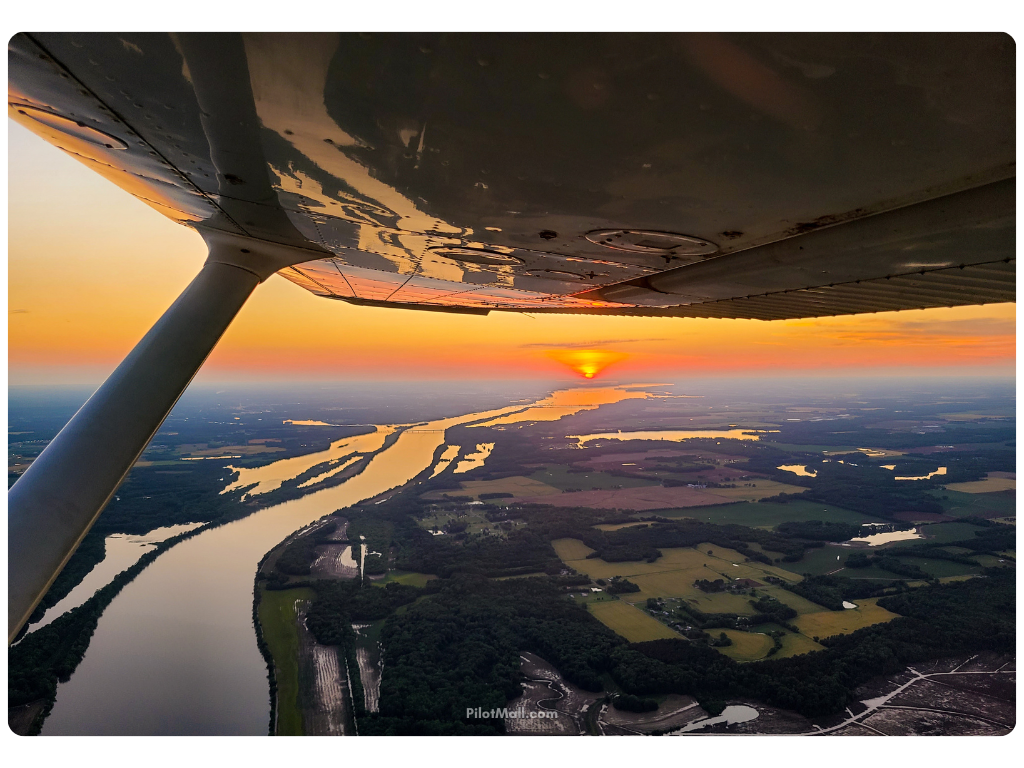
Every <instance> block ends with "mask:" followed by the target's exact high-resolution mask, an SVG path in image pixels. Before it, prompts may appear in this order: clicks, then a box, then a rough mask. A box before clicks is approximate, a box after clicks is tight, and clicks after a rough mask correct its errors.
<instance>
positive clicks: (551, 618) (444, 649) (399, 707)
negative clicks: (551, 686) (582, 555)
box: [360, 577, 624, 734]
mask: <svg viewBox="0 0 1024 768" xmlns="http://www.w3.org/2000/svg"><path fill="white" fill-rule="evenodd" d="M381 641H382V643H383V645H384V649H385V650H384V652H385V660H384V669H385V674H384V676H383V679H382V682H381V697H380V714H379V715H377V716H366V717H363V718H362V719H361V720H360V733H390V734H407V733H432V734H460V733H501V732H503V728H504V726H503V723H502V722H501V720H500V719H499V720H490V719H487V720H472V719H467V718H466V709H467V708H471V707H481V708H482V709H485V710H486V709H491V708H500V707H504V706H506V704H507V702H508V700H509V699H511V698H515V697H516V696H518V695H519V694H520V692H521V680H522V676H521V673H520V671H519V667H520V659H519V654H520V653H521V652H523V651H532V652H534V653H536V654H538V655H539V656H541V657H542V658H544V659H545V660H547V661H549V662H551V663H552V664H554V665H555V666H556V667H557V668H558V669H559V671H561V673H562V674H563V675H564V676H565V677H566V679H568V680H569V681H570V682H572V683H574V684H575V685H578V686H580V687H582V688H584V689H587V690H593V691H600V690H602V683H601V677H600V676H601V674H602V673H603V672H605V671H606V670H607V669H608V668H609V661H610V658H611V656H610V651H611V650H612V649H613V648H615V647H617V646H619V645H621V644H623V642H624V641H623V640H622V639H621V638H619V637H618V636H617V635H615V634H614V633H613V632H612V631H611V630H609V629H608V628H607V627H605V626H604V625H603V624H601V623H600V622H599V621H597V619H595V618H594V617H593V616H592V615H591V614H590V613H589V612H588V611H587V610H586V609H585V608H583V607H581V606H578V605H577V604H576V603H574V602H572V601H571V600H566V599H565V596H564V594H563V593H562V592H561V590H559V589H558V588H556V587H555V586H554V585H553V584H551V583H550V582H549V580H547V579H544V578H533V579H513V580H507V581H488V580H484V579H474V578H463V577H458V578H454V579H451V580H448V581H446V582H444V583H441V584H439V585H438V586H437V587H436V591H435V592H434V593H433V594H432V595H430V597H429V598H427V599H424V600H420V601H418V602H416V603H415V604H413V605H411V606H409V608H408V609H407V610H406V611H404V612H403V613H401V614H399V615H392V616H391V617H389V618H388V620H387V622H386V623H385V625H384V628H383V631H382V633H381Z"/></svg>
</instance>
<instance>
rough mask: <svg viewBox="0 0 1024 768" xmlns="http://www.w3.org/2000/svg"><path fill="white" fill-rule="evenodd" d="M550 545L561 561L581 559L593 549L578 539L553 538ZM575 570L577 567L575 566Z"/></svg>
mask: <svg viewBox="0 0 1024 768" xmlns="http://www.w3.org/2000/svg"><path fill="white" fill-rule="evenodd" d="M551 546H553V547H554V548H555V554H557V555H558V557H559V559H560V560H561V561H562V562H563V563H567V562H568V561H570V560H583V559H584V558H586V556H587V555H589V554H590V553H591V552H593V551H594V550H592V549H591V548H590V547H588V546H587V545H586V544H584V543H583V542H582V541H580V540H579V539H554V540H552V542H551ZM602 562H603V561H602ZM577 570H579V569H578V568H577ZM584 572H585V571H584ZM610 575H614V574H610Z"/></svg>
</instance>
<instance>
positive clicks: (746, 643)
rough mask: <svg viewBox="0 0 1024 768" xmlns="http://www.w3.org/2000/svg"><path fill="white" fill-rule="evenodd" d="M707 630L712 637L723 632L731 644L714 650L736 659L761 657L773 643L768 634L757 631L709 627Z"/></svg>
mask: <svg viewBox="0 0 1024 768" xmlns="http://www.w3.org/2000/svg"><path fill="white" fill-rule="evenodd" d="M707 632H708V634H709V635H711V637H714V638H717V637H718V635H719V634H720V633H722V632H724V633H725V634H726V635H727V636H728V637H729V639H730V640H732V645H727V646H725V647H724V648H715V650H716V651H718V652H719V653H721V654H722V655H723V656H728V657H729V658H730V659H735V660H736V661H757V660H758V659H763V658H764V657H765V656H767V655H768V649H769V648H771V647H772V646H773V645H774V644H775V643H774V642H773V641H772V639H771V638H770V637H768V635H765V634H761V633H757V632H741V631H740V630H738V629H709V630H707Z"/></svg>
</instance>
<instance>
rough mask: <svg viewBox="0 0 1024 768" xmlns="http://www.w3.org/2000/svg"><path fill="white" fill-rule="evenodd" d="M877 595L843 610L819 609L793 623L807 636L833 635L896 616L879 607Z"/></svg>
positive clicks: (858, 601)
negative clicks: (854, 606) (852, 607)
mask: <svg viewBox="0 0 1024 768" xmlns="http://www.w3.org/2000/svg"><path fill="white" fill-rule="evenodd" d="M877 601H878V598H877V597H873V598H869V599H867V600H857V601H856V604H857V607H856V608H854V609H852V610H843V611H819V612H818V613H808V614H804V615H803V616H797V617H796V618H795V619H793V624H795V625H796V626H797V628H799V630H800V632H801V633H802V634H804V635H806V636H807V637H811V638H813V637H820V638H825V637H831V636H832V635H844V634H848V633H850V632H854V631H856V630H858V629H861V628H863V627H869V626H871V625H872V624H881V623H882V622H883V621H890V620H892V619H895V618H896V614H895V613H892V612H890V611H887V610H885V608H881V607H879V606H878V605H877V604H876V603H877Z"/></svg>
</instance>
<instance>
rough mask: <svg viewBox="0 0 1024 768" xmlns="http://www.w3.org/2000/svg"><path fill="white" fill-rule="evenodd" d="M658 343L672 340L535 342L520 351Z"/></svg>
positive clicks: (522, 346)
mask: <svg viewBox="0 0 1024 768" xmlns="http://www.w3.org/2000/svg"><path fill="white" fill-rule="evenodd" d="M660 341H673V339H601V340H598V341H569V342H565V343H562V344H554V343H550V342H535V343H533V344H520V345H519V348H520V349H592V348H595V347H610V346H614V345H615V344H645V343H654V342H660Z"/></svg>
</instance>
